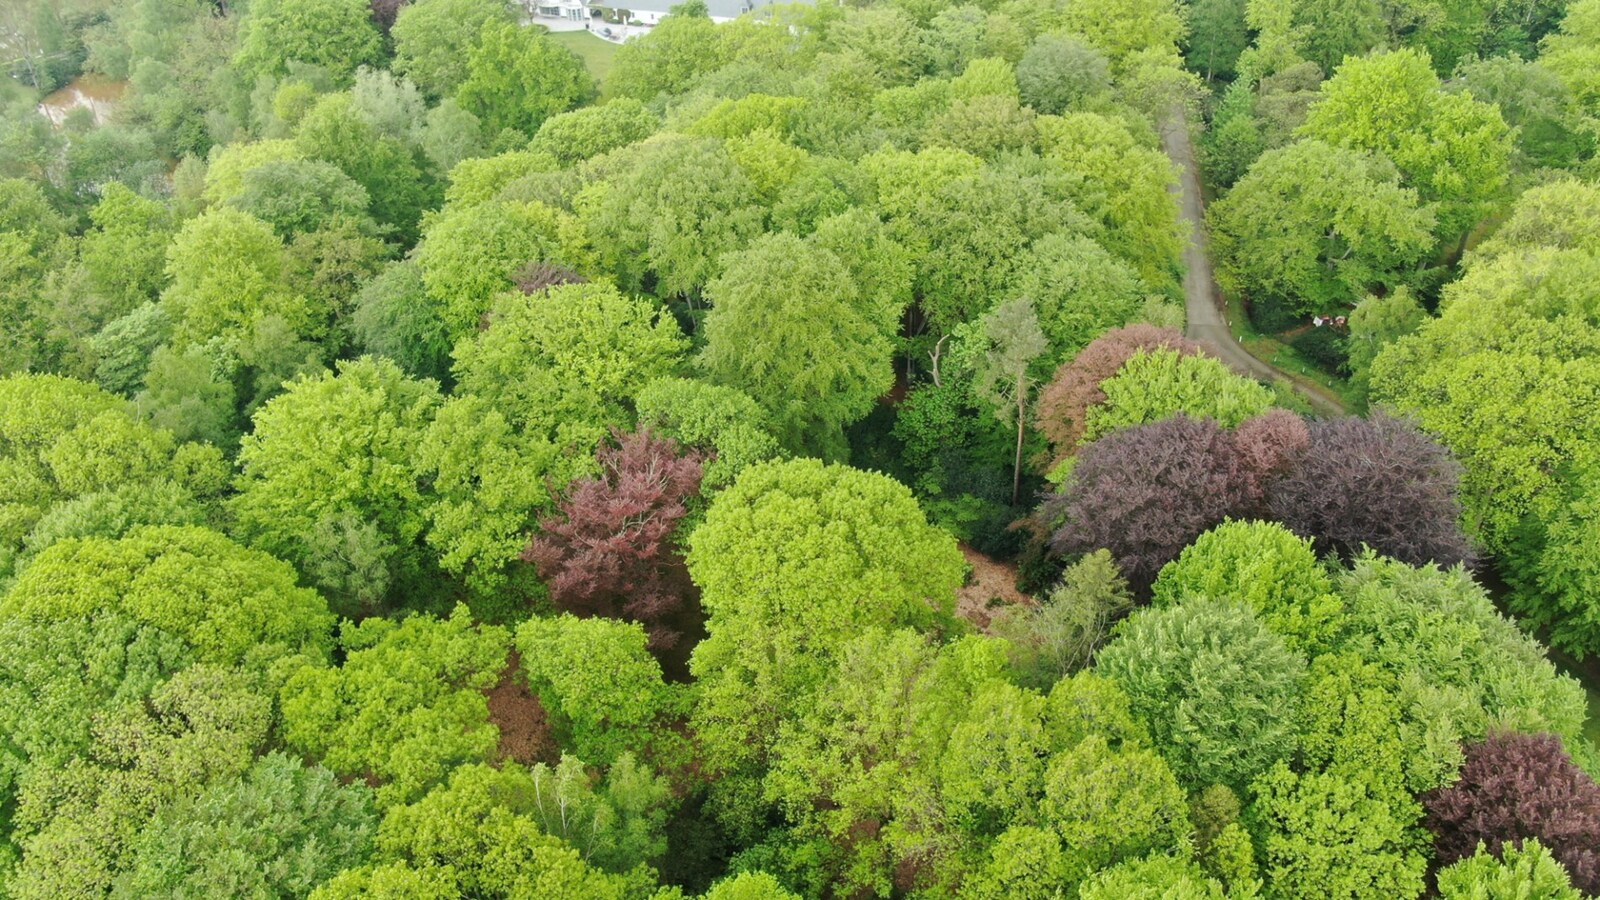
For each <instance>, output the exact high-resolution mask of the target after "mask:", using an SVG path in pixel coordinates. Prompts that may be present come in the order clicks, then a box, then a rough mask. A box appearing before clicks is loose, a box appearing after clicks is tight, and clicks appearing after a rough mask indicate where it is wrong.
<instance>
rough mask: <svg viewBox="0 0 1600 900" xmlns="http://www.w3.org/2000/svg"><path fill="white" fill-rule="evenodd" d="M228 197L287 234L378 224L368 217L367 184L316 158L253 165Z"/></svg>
mask: <svg viewBox="0 0 1600 900" xmlns="http://www.w3.org/2000/svg"><path fill="white" fill-rule="evenodd" d="M224 202H225V203H226V204H227V205H228V206H232V207H234V208H236V209H239V210H242V211H244V212H246V213H248V214H250V215H252V216H254V217H255V218H257V219H260V220H261V221H263V222H266V223H267V224H268V225H271V226H272V228H273V230H274V231H276V232H277V233H278V236H279V237H282V238H284V239H285V240H288V239H292V238H293V237H294V236H295V235H297V234H307V233H310V232H314V231H319V230H321V229H324V228H330V227H338V226H340V225H346V224H347V225H350V226H353V227H354V228H355V229H356V230H357V231H358V232H364V233H367V234H369V235H370V234H371V233H372V232H373V231H375V230H376V228H375V226H374V225H373V223H372V220H371V219H369V218H368V217H367V208H368V205H369V204H368V198H367V192H366V189H365V188H363V187H362V186H361V185H359V184H356V183H355V182H354V181H352V180H351V179H350V176H348V175H346V174H344V172H342V171H340V170H339V168H338V167H337V166H335V165H333V164H332V163H326V162H320V161H316V160H306V159H294V160H281V161H278V162H268V163H262V164H261V165H259V166H253V167H252V168H250V169H249V170H247V171H246V172H245V173H244V174H243V175H242V176H241V177H240V179H239V190H238V192H237V193H235V194H233V195H231V196H229V197H228V198H227V200H226V201H224Z"/></svg>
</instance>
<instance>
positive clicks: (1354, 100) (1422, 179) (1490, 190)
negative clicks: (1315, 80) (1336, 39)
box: [1301, 49, 1512, 241]
mask: <svg viewBox="0 0 1600 900" xmlns="http://www.w3.org/2000/svg"><path fill="white" fill-rule="evenodd" d="M1301 132H1302V133H1303V134H1305V135H1307V136H1309V137H1313V138H1317V139H1319V140H1322V141H1325V142H1327V143H1329V144H1333V145H1336V146H1341V147H1349V148H1351V149H1354V150H1362V151H1366V152H1369V153H1377V154H1381V155H1383V156H1384V157H1386V158H1388V159H1389V160H1390V161H1391V162H1393V163H1394V164H1395V167H1396V168H1398V169H1399V170H1400V173H1401V175H1402V176H1403V177H1404V179H1405V183H1406V184H1407V186H1409V187H1411V188H1414V189H1415V190H1416V192H1417V195H1418V196H1419V197H1420V198H1421V199H1422V200H1423V202H1426V203H1436V204H1438V222H1437V230H1436V233H1437V234H1438V235H1439V237H1440V238H1441V239H1442V240H1445V241H1451V240H1455V239H1457V238H1462V239H1463V240H1464V235H1465V233H1466V232H1467V231H1468V230H1470V229H1471V228H1472V226H1473V225H1475V224H1477V222H1478V220H1479V219H1481V218H1482V217H1483V215H1484V214H1485V213H1486V212H1488V211H1489V209H1490V208H1491V206H1492V204H1493V203H1494V202H1495V201H1496V200H1497V199H1498V198H1499V196H1500V194H1501V192H1502V191H1503V190H1504V189H1505V186H1506V181H1507V179H1508V177H1509V173H1510V159H1511V147H1512V135H1511V129H1510V128H1509V127H1507V125H1506V123H1505V120H1504V119H1502V118H1501V116H1500V110H1499V108H1498V107H1495V106H1494V105H1492V104H1488V103H1479V102H1478V101H1477V100H1475V99H1473V97H1472V95H1471V94H1469V93H1450V92H1446V91H1444V90H1443V89H1442V88H1441V86H1440V84H1439V77H1438V76H1437V75H1435V74H1434V71H1433V66H1432V65H1431V63H1430V60H1429V58H1428V54H1427V53H1426V52H1424V51H1419V50H1412V49H1405V50H1396V51H1393V52H1390V53H1380V54H1376V55H1373V56H1369V57H1364V58H1361V59H1353V60H1351V61H1350V63H1349V64H1348V65H1345V66H1342V67H1340V69H1339V71H1338V72H1337V73H1336V74H1335V75H1334V76H1333V77H1332V78H1330V79H1329V80H1328V81H1327V83H1326V84H1324V85H1323V87H1322V99H1321V100H1320V101H1318V102H1317V103H1316V104H1315V105H1313V106H1312V107H1311V111H1310V114H1309V115H1308V116H1307V118H1306V123H1305V125H1304V126H1303V127H1302V129H1301Z"/></svg>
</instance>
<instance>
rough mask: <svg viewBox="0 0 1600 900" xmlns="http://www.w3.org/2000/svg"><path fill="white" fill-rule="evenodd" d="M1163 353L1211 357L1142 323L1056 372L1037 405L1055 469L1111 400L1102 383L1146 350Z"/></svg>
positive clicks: (1099, 342)
mask: <svg viewBox="0 0 1600 900" xmlns="http://www.w3.org/2000/svg"><path fill="white" fill-rule="evenodd" d="M1161 347H1165V348H1168V349H1171V350H1176V351H1178V352H1179V353H1181V354H1184V355H1185V356H1200V355H1203V354H1204V353H1205V350H1204V349H1203V348H1201V346H1200V345H1199V344H1197V343H1195V342H1194V341H1191V340H1189V339H1188V338H1186V337H1184V336H1183V335H1181V334H1179V333H1178V332H1176V331H1174V330H1172V329H1171V328H1160V327H1157V326H1155V325H1146V324H1142V323H1141V324H1137V325H1126V326H1124V327H1122V328H1114V329H1112V330H1110V331H1108V332H1106V333H1105V334H1102V335H1100V336H1099V337H1097V338H1095V339H1094V340H1092V341H1090V342H1089V343H1088V344H1087V345H1086V346H1085V347H1084V348H1083V349H1082V350H1080V351H1078V354H1077V355H1076V356H1074V357H1073V358H1072V359H1071V360H1070V361H1068V362H1066V363H1063V364H1062V365H1061V366H1060V368H1058V369H1056V372H1055V375H1054V376H1052V377H1051V379H1050V383H1049V384H1048V385H1046V386H1045V388H1044V390H1043V391H1041V392H1040V394H1039V400H1038V402H1037V404H1035V406H1036V409H1037V413H1036V416H1035V418H1036V419H1037V424H1038V426H1039V432H1040V433H1041V434H1043V435H1044V436H1045V439H1046V440H1048V441H1049V442H1050V447H1051V454H1052V458H1051V460H1050V464H1051V465H1054V464H1055V463H1058V462H1060V461H1061V460H1063V459H1066V458H1067V457H1069V456H1071V455H1072V454H1073V451H1074V450H1075V449H1076V448H1077V446H1078V441H1079V440H1081V439H1082V438H1083V432H1084V428H1085V426H1086V424H1087V420H1088V412H1089V407H1091V406H1094V405H1095V404H1097V403H1101V402H1103V401H1104V400H1105V399H1106V395H1105V392H1103V391H1101V390H1100V383H1101V382H1103V381H1105V380H1106V379H1107V378H1110V377H1111V376H1113V375H1115V374H1117V371H1118V370H1119V369H1121V368H1122V364H1123V363H1125V362H1127V361H1128V359H1129V358H1130V357H1132V356H1133V355H1134V354H1135V353H1137V352H1139V351H1140V350H1155V349H1157V348H1161Z"/></svg>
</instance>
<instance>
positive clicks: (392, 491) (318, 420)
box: [231, 357, 439, 611]
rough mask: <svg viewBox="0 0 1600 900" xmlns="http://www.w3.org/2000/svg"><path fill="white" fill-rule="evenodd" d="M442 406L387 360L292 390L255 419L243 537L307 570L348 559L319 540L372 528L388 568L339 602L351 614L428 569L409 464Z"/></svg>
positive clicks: (243, 454) (354, 364)
mask: <svg viewBox="0 0 1600 900" xmlns="http://www.w3.org/2000/svg"><path fill="white" fill-rule="evenodd" d="M438 404H439V391H438V386H437V385H435V384H434V383H433V382H428V381H416V380H413V379H411V378H407V377H406V376H405V374H404V373H402V372H401V371H400V369H399V367H398V366H396V365H395V364H394V363H392V362H389V361H388V360H386V359H381V358H373V357H364V358H362V359H359V360H354V361H351V362H347V363H343V364H341V365H340V367H339V371H338V374H336V375H335V374H333V373H323V374H321V375H319V376H316V377H306V378H300V379H297V380H295V381H294V382H292V383H290V385H289V387H288V390H287V391H286V392H285V393H284V394H283V395H281V396H279V397H277V398H274V399H273V400H271V401H270V402H268V403H267V404H266V405H265V406H263V407H262V408H261V409H260V410H259V411H258V412H257V413H256V416H255V421H254V429H253V430H252V432H251V434H249V435H248V436H247V437H246V438H245V439H244V441H243V443H242V444H241V446H240V448H239V467H240V474H239V477H238V480H237V482H236V487H237V488H238V494H237V495H236V496H235V497H234V498H233V500H232V506H231V508H232V511H233V513H234V515H235V517H236V519H237V523H238V525H237V527H238V529H239V532H240V533H241V534H243V535H245V536H246V537H247V538H248V539H249V540H250V541H252V542H253V543H254V544H255V545H256V546H259V547H262V548H264V549H267V550H268V551H269V552H272V553H275V554H277V555H279V556H281V557H283V558H284V559H287V560H289V561H291V562H293V563H295V564H296V565H297V566H299V567H300V568H301V570H302V571H307V569H308V568H309V567H310V564H311V563H312V561H313V560H315V559H325V558H330V556H331V558H333V559H337V558H338V557H339V556H340V555H341V554H340V553H339V552H338V550H337V546H338V542H337V541H336V542H335V543H334V545H333V546H325V545H324V543H323V541H320V540H318V537H319V535H320V536H322V537H324V538H326V537H328V536H329V535H330V534H332V535H337V534H339V533H340V532H346V531H349V530H350V529H352V528H354V529H363V528H365V529H367V530H369V533H370V538H369V541H368V543H369V544H371V543H373V542H375V543H376V548H374V549H370V550H369V552H375V553H376V554H377V555H378V556H379V557H381V558H383V559H384V560H386V564H385V565H383V566H381V567H379V568H378V572H376V573H369V574H372V575H376V576H378V578H377V581H375V582H372V583H367V584H363V585H361V586H360V590H359V591H358V592H357V593H356V594H355V595H354V596H351V595H349V594H343V593H341V595H340V596H337V597H336V601H338V602H339V603H341V604H343V605H344V609H346V610H351V611H354V610H360V609H362V608H366V607H370V606H372V605H373V604H375V603H376V602H377V601H378V600H379V599H381V598H383V597H384V596H386V595H387V593H388V588H389V587H391V586H392V585H394V584H395V581H396V579H400V580H401V581H402V583H403V581H404V579H406V578H408V577H409V578H415V577H416V576H417V575H418V574H419V570H420V568H421V565H422V561H421V560H420V559H419V557H418V553H417V549H416V543H417V540H418V538H419V537H421V534H422V530H423V527H424V522H425V520H424V516H423V512H422V503H421V494H420V493H419V490H418V486H417V482H416V477H415V475H414V474H413V471H412V463H411V458H412V452H413V451H412V448H413V447H414V446H415V445H416V443H417V442H418V441H419V440H420V439H421V437H422V435H423V433H424V431H425V429H426V428H427V426H428V423H429V421H430V420H431V419H432V418H433V415H434V412H435V409H436V407H437V406H438ZM319 523H324V525H323V527H322V528H319ZM339 568H340V567H337V566H336V567H334V569H333V570H332V571H327V572H325V573H324V575H325V577H324V578H323V579H322V581H323V584H324V587H330V588H334V587H339V586H340V585H341V583H342V582H343V577H342V573H340V572H339ZM308 574H309V572H308Z"/></svg>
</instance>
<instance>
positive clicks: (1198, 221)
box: [1161, 107, 1345, 416]
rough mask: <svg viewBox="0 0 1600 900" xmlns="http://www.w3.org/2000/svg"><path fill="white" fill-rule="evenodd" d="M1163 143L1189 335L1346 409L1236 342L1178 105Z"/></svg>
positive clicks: (1320, 405) (1315, 404) (1234, 362)
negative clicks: (1172, 181) (1180, 224)
mask: <svg viewBox="0 0 1600 900" xmlns="http://www.w3.org/2000/svg"><path fill="white" fill-rule="evenodd" d="M1161 145H1162V147H1163V148H1164V149H1165V150H1166V151H1167V157H1168V158H1169V159H1171V160H1172V162H1173V164H1174V165H1176V166H1177V167H1178V185H1177V188H1176V191H1177V193H1178V195H1179V203H1180V207H1181V214H1182V216H1183V220H1184V221H1185V222H1188V223H1189V243H1188V245H1187V246H1185V247H1184V248H1183V269H1184V272H1183V296H1184V301H1185V306H1186V308H1187V311H1188V319H1189V327H1188V329H1187V332H1188V335H1189V337H1191V338H1193V339H1195V340H1197V341H1200V342H1202V343H1204V344H1205V345H1206V346H1207V347H1209V348H1211V350H1212V352H1214V353H1216V355H1217V357H1218V358H1219V359H1221V360H1222V361H1223V362H1225V363H1227V364H1228V365H1230V366H1232V367H1233V368H1235V369H1237V370H1239V371H1240V372H1244V373H1247V374H1249V375H1252V376H1254V377H1256V378H1259V379H1261V380H1263V381H1268V382H1272V381H1279V380H1283V381H1287V382H1289V383H1290V384H1291V385H1293V386H1294V387H1295V389H1296V390H1297V391H1298V392H1299V393H1300V394H1301V396H1303V397H1305V398H1306V401H1307V402H1309V403H1310V404H1311V407H1312V408H1313V409H1315V410H1316V411H1317V413H1318V414H1319V415H1323V416H1337V415H1343V414H1344V413H1345V409H1344V405H1343V404H1342V403H1340V402H1339V401H1338V399H1337V398H1335V397H1333V396H1332V395H1330V394H1329V393H1327V392H1326V391H1325V390H1323V389H1322V388H1320V386H1318V385H1314V384H1309V383H1307V382H1306V381H1304V380H1302V379H1298V378H1295V377H1294V376H1292V375H1290V374H1288V373H1287V372H1284V371H1282V370H1280V369H1277V368H1274V367H1273V366H1271V365H1269V364H1268V363H1266V362H1265V361H1263V360H1260V359H1257V358H1256V357H1255V356H1252V355H1251V354H1250V352H1249V351H1248V350H1246V349H1245V348H1244V347H1242V346H1240V344H1239V342H1238V341H1236V340H1234V338H1233V334H1232V332H1230V331H1229V330H1228V325H1227V323H1226V322H1224V321H1223V319H1222V316H1223V313H1222V308H1223V307H1222V303H1221V296H1220V294H1219V293H1218V291H1217V282H1216V278H1215V276H1214V275H1213V274H1212V271H1211V247H1210V243H1209V242H1208V241H1207V239H1206V209H1205V199H1204V195H1202V194H1201V192H1200V174H1199V173H1200V167H1199V165H1198V164H1197V163H1196V161H1195V153H1194V142H1193V141H1192V140H1191V139H1190V137H1189V124H1188V122H1187V120H1186V119H1185V118H1184V114H1183V109H1182V107H1179V108H1178V109H1176V110H1175V111H1174V112H1173V114H1172V115H1170V116H1168V117H1167V121H1166V124H1165V125H1163V126H1162V129H1161Z"/></svg>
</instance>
